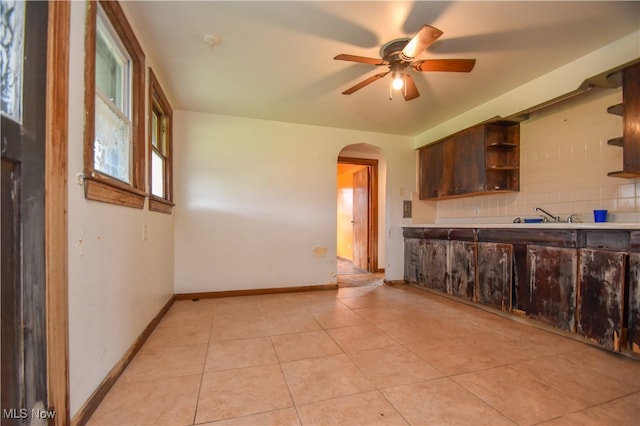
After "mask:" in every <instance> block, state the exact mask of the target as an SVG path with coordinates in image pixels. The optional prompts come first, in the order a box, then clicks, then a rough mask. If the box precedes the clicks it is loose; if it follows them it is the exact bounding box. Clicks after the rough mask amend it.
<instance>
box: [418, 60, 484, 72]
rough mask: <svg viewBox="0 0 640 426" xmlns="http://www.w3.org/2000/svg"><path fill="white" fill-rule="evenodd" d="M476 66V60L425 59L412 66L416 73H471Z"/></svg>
mask: <svg viewBox="0 0 640 426" xmlns="http://www.w3.org/2000/svg"><path fill="white" fill-rule="evenodd" d="M475 64H476V60H475V59H424V60H421V61H415V62H414V63H413V64H411V66H412V67H413V69H414V70H416V71H449V72H469V71H471V70H472V69H473V67H474V66H475Z"/></svg>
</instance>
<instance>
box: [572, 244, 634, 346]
mask: <svg viewBox="0 0 640 426" xmlns="http://www.w3.org/2000/svg"><path fill="white" fill-rule="evenodd" d="M626 262H627V253H624V252H619V251H611V250H601V249H592V248H584V249H580V268H579V275H580V279H579V284H578V289H579V290H578V298H577V299H578V315H577V316H578V327H577V332H578V334H580V335H582V336H584V337H586V338H588V339H592V340H594V341H595V342H597V343H598V344H600V345H602V346H604V347H606V348H609V349H612V350H614V351H619V350H620V345H621V343H622V328H623V312H624V302H623V297H624V283H625V271H626Z"/></svg>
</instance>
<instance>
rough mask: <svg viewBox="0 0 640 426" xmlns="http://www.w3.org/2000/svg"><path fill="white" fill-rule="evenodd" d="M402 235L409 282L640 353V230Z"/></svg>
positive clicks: (419, 232) (457, 231) (456, 231)
mask: <svg viewBox="0 0 640 426" xmlns="http://www.w3.org/2000/svg"><path fill="white" fill-rule="evenodd" d="M404 234H405V235H404V236H405V245H404V247H405V270H404V277H405V280H406V281H407V282H410V283H415V284H418V285H421V286H425V287H427V288H429V289H433V290H437V291H439V292H441V293H447V294H450V295H452V296H455V297H457V298H459V299H464V300H467V301H471V302H476V303H479V304H482V305H485V306H488V307H491V308H494V309H498V310H501V311H504V312H512V313H516V314H519V315H526V316H527V317H529V318H531V319H534V320H537V321H540V322H543V323H545V324H548V325H551V326H554V327H556V328H559V329H562V330H565V331H568V332H572V333H576V334H578V335H581V336H583V337H585V338H586V339H589V340H591V341H592V342H594V343H596V344H598V345H600V346H601V347H603V348H607V349H609V350H612V351H617V352H620V351H622V352H632V353H635V354H638V355H640V231H631V232H629V231H624V230H580V231H576V230H565V231H556V230H554V231H553V232H551V231H548V232H541V231H537V230H536V231H534V230H513V229H507V230H505V229H495V230H494V229H490V230H489V231H487V229H486V228H485V229H482V230H479V229H474V230H473V231H469V230H467V229H465V230H462V229H453V228H452V229H443V228H431V229H429V228H424V229H417V230H416V229H413V230H406V229H405V232H404Z"/></svg>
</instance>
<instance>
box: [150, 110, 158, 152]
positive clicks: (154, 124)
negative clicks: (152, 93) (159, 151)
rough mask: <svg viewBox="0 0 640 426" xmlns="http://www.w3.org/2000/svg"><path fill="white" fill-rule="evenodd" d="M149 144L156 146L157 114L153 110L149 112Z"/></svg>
mask: <svg viewBox="0 0 640 426" xmlns="http://www.w3.org/2000/svg"><path fill="white" fill-rule="evenodd" d="M151 144H152V145H153V146H154V147H156V148H158V115H157V114H156V112H155V111H152V112H151Z"/></svg>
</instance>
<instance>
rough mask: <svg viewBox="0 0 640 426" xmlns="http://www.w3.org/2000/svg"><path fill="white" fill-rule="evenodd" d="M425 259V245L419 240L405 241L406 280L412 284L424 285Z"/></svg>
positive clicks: (408, 239) (410, 239)
mask: <svg viewBox="0 0 640 426" xmlns="http://www.w3.org/2000/svg"><path fill="white" fill-rule="evenodd" d="M423 258H424V243H423V240H420V239H418V238H406V239H405V240H404V280H405V281H407V282H410V283H416V284H421V283H424V275H423V271H422V259H423Z"/></svg>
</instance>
